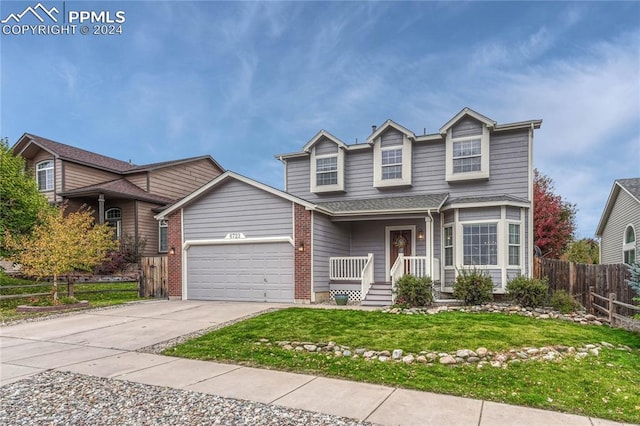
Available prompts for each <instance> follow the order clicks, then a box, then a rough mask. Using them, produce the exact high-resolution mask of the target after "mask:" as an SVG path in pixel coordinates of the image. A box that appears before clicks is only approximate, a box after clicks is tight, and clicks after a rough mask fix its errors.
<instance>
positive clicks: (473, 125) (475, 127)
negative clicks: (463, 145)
mask: <svg viewBox="0 0 640 426" xmlns="http://www.w3.org/2000/svg"><path fill="white" fill-rule="evenodd" d="M476 135H482V123H481V122H479V121H478V120H476V119H474V118H471V117H465V118H463V119H462V120H460V121H458V122H457V123H456V124H455V125H454V126H453V127H452V128H451V136H452V137H454V138H463V137H466V136H476Z"/></svg>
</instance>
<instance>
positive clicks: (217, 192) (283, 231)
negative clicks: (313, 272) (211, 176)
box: [184, 180, 293, 240]
mask: <svg viewBox="0 0 640 426" xmlns="http://www.w3.org/2000/svg"><path fill="white" fill-rule="evenodd" d="M230 232H242V233H243V234H244V235H245V237H247V238H254V237H276V236H278V237H279V236H292V234H293V208H292V203H291V202H290V201H287V200H284V199H282V198H280V197H278V196H276V195H273V194H270V193H268V192H265V191H262V190H260V189H258V188H255V187H253V186H251V185H248V184H246V183H243V182H240V181H237V180H229V181H226V182H223V183H222V184H221V185H220V186H218V187H216V188H214V190H212V191H210V192H209V193H208V194H206V195H205V196H203V197H201V198H200V199H198V200H197V201H195V202H194V203H193V204H190V205H188V206H187V207H185V209H184V238H185V240H196V239H221V238H224V237H225V236H226V235H227V234H228V233H230Z"/></svg>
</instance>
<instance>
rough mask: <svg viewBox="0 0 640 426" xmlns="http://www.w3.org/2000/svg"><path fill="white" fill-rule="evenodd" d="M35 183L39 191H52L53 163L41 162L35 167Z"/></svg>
mask: <svg viewBox="0 0 640 426" xmlns="http://www.w3.org/2000/svg"><path fill="white" fill-rule="evenodd" d="M36 181H37V182H38V189H39V190H40V191H52V190H53V161H51V160H47V161H42V162H40V163H38V164H37V165H36Z"/></svg>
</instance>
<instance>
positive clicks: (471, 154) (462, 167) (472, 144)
mask: <svg viewBox="0 0 640 426" xmlns="http://www.w3.org/2000/svg"><path fill="white" fill-rule="evenodd" d="M481 159H482V145H481V140H480V139H471V140H468V141H459V142H453V173H454V174H455V173H467V172H479V171H480V170H481V169H482V165H481Z"/></svg>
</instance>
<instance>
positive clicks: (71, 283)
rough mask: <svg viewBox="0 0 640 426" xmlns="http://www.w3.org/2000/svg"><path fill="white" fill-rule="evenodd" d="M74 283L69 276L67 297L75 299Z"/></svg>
mask: <svg viewBox="0 0 640 426" xmlns="http://www.w3.org/2000/svg"><path fill="white" fill-rule="evenodd" d="M73 283H74V279H73V277H72V276H71V275H67V296H68V297H73Z"/></svg>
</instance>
